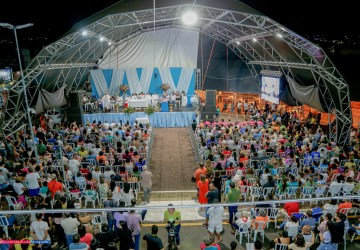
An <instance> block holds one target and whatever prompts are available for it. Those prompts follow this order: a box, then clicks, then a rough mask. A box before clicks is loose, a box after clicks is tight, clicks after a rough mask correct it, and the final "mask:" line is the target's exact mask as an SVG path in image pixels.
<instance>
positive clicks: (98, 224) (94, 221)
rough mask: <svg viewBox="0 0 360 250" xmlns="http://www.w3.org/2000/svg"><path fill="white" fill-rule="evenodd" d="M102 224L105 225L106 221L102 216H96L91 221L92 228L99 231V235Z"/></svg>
mask: <svg viewBox="0 0 360 250" xmlns="http://www.w3.org/2000/svg"><path fill="white" fill-rule="evenodd" d="M104 223H105V224H106V223H107V219H106V218H104V216H102V215H96V216H95V217H94V218H93V219H92V221H91V224H92V226H93V228H96V227H97V228H98V229H99V232H100V233H101V226H102V224H104Z"/></svg>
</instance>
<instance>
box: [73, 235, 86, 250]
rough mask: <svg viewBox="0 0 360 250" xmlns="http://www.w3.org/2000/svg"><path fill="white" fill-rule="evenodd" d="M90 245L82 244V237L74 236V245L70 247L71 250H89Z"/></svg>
mask: <svg viewBox="0 0 360 250" xmlns="http://www.w3.org/2000/svg"><path fill="white" fill-rule="evenodd" d="M87 249H88V245H87V244H86V243H83V242H80V235H79V234H74V236H73V243H71V244H70V245H69V250H87Z"/></svg>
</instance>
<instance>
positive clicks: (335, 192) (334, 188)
mask: <svg viewBox="0 0 360 250" xmlns="http://www.w3.org/2000/svg"><path fill="white" fill-rule="evenodd" d="M342 187H343V184H340V183H338V184H333V185H330V187H329V190H328V192H327V193H328V195H329V194H330V195H331V196H332V197H335V196H339V195H340V192H341V189H342Z"/></svg>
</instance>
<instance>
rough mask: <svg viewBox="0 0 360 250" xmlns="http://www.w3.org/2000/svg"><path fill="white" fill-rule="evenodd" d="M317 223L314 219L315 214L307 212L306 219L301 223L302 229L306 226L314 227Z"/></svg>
mask: <svg viewBox="0 0 360 250" xmlns="http://www.w3.org/2000/svg"><path fill="white" fill-rule="evenodd" d="M315 223H316V220H315V219H314V218H313V212H312V211H311V210H307V211H306V214H305V219H303V220H302V221H301V223H300V228H302V227H303V226H305V225H309V226H311V227H314V226H315Z"/></svg>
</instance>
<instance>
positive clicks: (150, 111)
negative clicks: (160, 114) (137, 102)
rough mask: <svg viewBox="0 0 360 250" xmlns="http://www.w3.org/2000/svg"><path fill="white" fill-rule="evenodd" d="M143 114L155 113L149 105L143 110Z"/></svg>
mask: <svg viewBox="0 0 360 250" xmlns="http://www.w3.org/2000/svg"><path fill="white" fill-rule="evenodd" d="M144 112H145V114H147V115H152V114H154V113H155V109H154V107H153V106H151V105H149V106H147V108H146V109H145V110H144Z"/></svg>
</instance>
